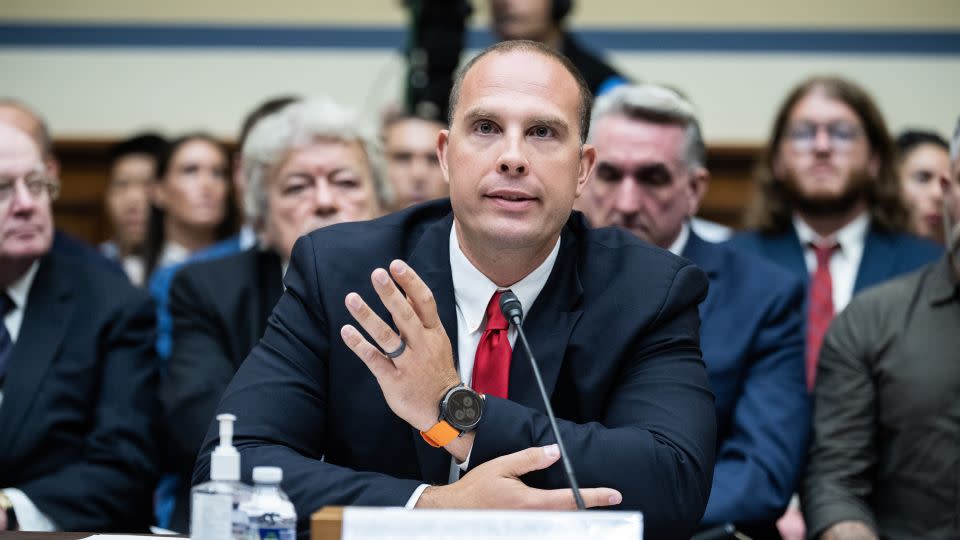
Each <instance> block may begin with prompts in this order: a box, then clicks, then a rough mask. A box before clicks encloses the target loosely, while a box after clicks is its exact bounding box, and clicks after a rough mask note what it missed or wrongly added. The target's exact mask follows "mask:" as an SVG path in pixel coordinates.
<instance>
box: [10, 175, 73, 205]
mask: <svg viewBox="0 0 960 540" xmlns="http://www.w3.org/2000/svg"><path fill="white" fill-rule="evenodd" d="M17 180H18V179H17V178H9V177H8V178H0V204H7V203H9V202H10V201H11V200H12V199H13V196H14V194H15V193H16V191H17ZM23 183H24V185H26V186H27V193H29V194H30V196H31V197H33V198H34V199H38V198H40V196H41V195H43V193H44V192H46V193H47V195H48V196H49V197H50V200H51V201H52V200H55V199H56V198H57V195H59V194H60V182H59V181H58V180H57V179H56V178H53V177H51V176H45V175H42V174H31V175H27V176H25V177H23Z"/></svg>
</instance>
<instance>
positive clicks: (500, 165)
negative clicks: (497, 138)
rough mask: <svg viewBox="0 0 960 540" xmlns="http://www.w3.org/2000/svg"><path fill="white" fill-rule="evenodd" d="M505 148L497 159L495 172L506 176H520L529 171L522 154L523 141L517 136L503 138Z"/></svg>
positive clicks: (528, 165)
mask: <svg viewBox="0 0 960 540" xmlns="http://www.w3.org/2000/svg"><path fill="white" fill-rule="evenodd" d="M504 139H505V144H506V147H505V148H504V149H503V152H502V153H501V154H500V157H499V158H498V159H497V171H499V172H500V173H501V174H505V175H507V176H522V175H524V174H527V172H529V170H530V164H529V163H528V162H527V157H526V156H525V155H524V152H523V140H522V136H521V135H519V134H514V135H506V136H505V137H504Z"/></svg>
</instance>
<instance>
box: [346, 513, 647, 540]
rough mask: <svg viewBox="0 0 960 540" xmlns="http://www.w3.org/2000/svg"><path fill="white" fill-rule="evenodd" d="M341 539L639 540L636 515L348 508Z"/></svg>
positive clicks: (639, 517)
mask: <svg viewBox="0 0 960 540" xmlns="http://www.w3.org/2000/svg"><path fill="white" fill-rule="evenodd" d="M341 538H342V540H383V539H384V538H390V539H395V540H439V539H447V538H456V539H458V540H540V539H542V540H582V539H584V538H603V539H605V540H642V539H643V516H642V515H641V514H640V512H610V511H596V512H595V511H589V512H542V511H541V512H533V511H519V510H406V509H404V508H362V507H349V508H346V509H344V511H343V535H342V537H341Z"/></svg>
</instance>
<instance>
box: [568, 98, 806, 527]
mask: <svg viewBox="0 0 960 540" xmlns="http://www.w3.org/2000/svg"><path fill="white" fill-rule="evenodd" d="M590 131H591V135H590V137H591V142H593V144H594V145H595V146H596V148H597V169H596V173H595V176H594V179H593V180H592V181H591V182H590V184H589V185H588V186H587V189H586V194H585V196H584V197H583V198H582V201H583V203H582V204H583V207H584V209H585V210H586V211H587V212H588V217H589V218H590V219H591V221H592V222H593V224H594V225H596V226H608V225H615V226H619V227H623V228H625V229H628V230H630V231H631V232H633V233H634V234H635V235H637V236H638V237H640V238H642V239H643V240H646V241H648V242H650V243H651V244H654V245H657V246H659V247H662V248H664V249H669V250H670V251H672V252H673V253H675V254H678V255H682V256H684V257H686V258H687V259H690V260H691V261H693V262H694V263H696V264H697V266H699V267H700V268H701V269H703V270H704V271H705V272H706V273H707V277H708V278H709V279H710V291H709V293H708V294H707V299H706V301H704V302H703V303H702V304H701V305H700V318H701V321H702V323H701V328H700V339H701V348H702V350H703V358H704V361H705V362H706V364H707V373H708V374H709V377H710V385H711V387H712V388H713V392H714V394H716V397H717V424H718V439H717V464H716V469H715V470H714V475H713V488H712V490H711V493H710V501H709V502H708V503H707V510H706V513H705V514H704V517H703V521H702V523H703V525H704V526H705V527H715V526H718V525H723V524H725V523H734V524H736V525H737V526H738V527H739V528H740V529H741V530H744V531H747V532H748V534H749V536H751V537H753V538H766V537H776V528H775V522H776V520H777V518H778V517H780V515H781V514H782V513H783V510H784V509H785V508H786V506H787V502H788V501H789V500H790V496H791V494H792V493H793V489H794V487H795V486H796V485H797V482H798V480H799V475H800V471H801V468H802V466H803V457H804V454H805V451H806V446H807V439H808V432H809V427H810V406H809V402H808V399H807V392H806V388H805V386H804V376H803V322H804V321H803V319H804V317H803V298H804V296H803V290H804V289H803V284H802V282H801V281H800V280H799V279H798V278H796V277H794V276H793V275H791V274H790V273H788V272H786V271H785V270H783V269H781V268H779V267H777V266H776V265H774V264H773V263H770V262H768V261H766V260H764V259H762V258H760V257H758V256H755V255H750V254H744V253H739V252H736V251H733V250H731V249H729V248H727V247H726V246H723V245H719V244H712V243H709V242H707V241H705V240H703V239H701V238H700V237H699V236H697V234H696V232H695V231H693V229H692V227H691V226H690V217H691V216H692V215H693V214H694V213H695V212H696V211H697V208H698V207H699V205H700V201H701V199H702V198H703V195H704V193H705V192H706V184H707V181H708V179H709V173H708V171H707V169H706V167H705V160H706V149H705V146H704V142H703V137H702V135H701V132H700V124H699V122H698V120H697V118H696V112H695V109H694V107H693V105H692V104H691V103H690V102H689V101H688V100H686V99H685V98H683V97H681V96H680V95H679V94H677V93H676V92H675V91H673V90H670V89H668V88H665V87H662V86H658V85H653V84H640V85H625V86H620V87H617V88H615V89H613V90H612V91H610V92H609V93H607V94H606V95H604V96H602V97H600V98H598V99H597V101H596V103H595V104H594V108H593V115H592V125H591V128H590Z"/></svg>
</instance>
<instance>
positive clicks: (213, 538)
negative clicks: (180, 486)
mask: <svg viewBox="0 0 960 540" xmlns="http://www.w3.org/2000/svg"><path fill="white" fill-rule="evenodd" d="M232 517H233V498H232V497H231V496H230V495H228V494H227V495H224V494H194V496H193V508H192V509H191V519H190V538H192V539H193V540H233V534H232V533H233V531H232V523H231V521H232V520H231V518H232Z"/></svg>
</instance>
